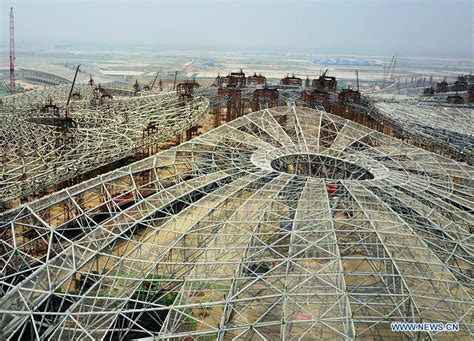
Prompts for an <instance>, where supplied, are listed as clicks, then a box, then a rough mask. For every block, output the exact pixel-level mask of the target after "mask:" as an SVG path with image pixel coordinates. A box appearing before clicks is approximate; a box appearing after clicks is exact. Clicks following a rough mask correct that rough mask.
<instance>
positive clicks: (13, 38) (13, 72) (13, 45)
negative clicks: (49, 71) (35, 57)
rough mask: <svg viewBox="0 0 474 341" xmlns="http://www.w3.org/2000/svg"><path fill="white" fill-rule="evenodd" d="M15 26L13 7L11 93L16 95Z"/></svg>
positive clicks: (11, 22)
mask: <svg viewBox="0 0 474 341" xmlns="http://www.w3.org/2000/svg"><path fill="white" fill-rule="evenodd" d="M15 90H16V89H15V25H14V21H13V7H10V92H11V93H12V94H14V93H15Z"/></svg>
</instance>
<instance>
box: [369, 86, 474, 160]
mask: <svg viewBox="0 0 474 341" xmlns="http://www.w3.org/2000/svg"><path fill="white" fill-rule="evenodd" d="M372 99H373V100H374V103H373V107H374V108H375V109H376V110H377V112H378V113H380V114H381V115H383V116H384V117H385V118H388V119H390V120H391V121H393V122H396V123H397V124H398V125H400V126H402V127H404V130H406V132H410V131H411V132H414V133H415V135H418V138H419V139H423V138H424V139H426V140H427V141H428V140H430V139H431V140H433V141H437V142H438V143H439V144H440V145H445V146H446V148H450V149H452V150H457V151H458V152H460V153H462V154H464V155H465V160H467V161H468V162H469V163H470V164H473V163H474V133H473V132H474V121H473V119H472V118H473V117H474V106H472V105H451V104H448V103H441V102H436V101H431V100H430V98H415V97H409V96H393V95H392V96H388V95H387V96H386V97H385V98H383V97H381V96H379V97H375V96H372Z"/></svg>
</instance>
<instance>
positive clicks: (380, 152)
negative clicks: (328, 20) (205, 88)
mask: <svg viewBox="0 0 474 341" xmlns="http://www.w3.org/2000/svg"><path fill="white" fill-rule="evenodd" d="M473 175H474V168H472V167H470V166H468V165H465V164H461V163H457V162H455V161H452V160H449V159H446V158H443V157H441V156H438V155H436V154H433V153H429V152H427V151H425V150H423V149H420V148H416V147H414V146H411V145H409V144H406V143H404V142H402V141H400V140H397V139H394V138H391V137H388V136H386V135H383V134H382V133H379V132H377V131H373V130H371V129H368V128H366V127H364V126H362V125H358V124H356V123H354V122H351V121H348V120H345V119H342V118H340V117H337V116H333V115H330V114H328V113H325V112H323V111H318V110H313V109H307V108H298V107H280V108H275V109H265V110H262V111H258V112H255V113H251V114H248V115H246V116H244V117H241V118H239V119H237V120H234V121H232V122H230V123H227V124H225V125H223V126H220V127H219V128H217V129H214V130H212V131H210V132H208V133H206V134H204V135H201V136H200V137H197V138H195V139H193V140H191V141H189V142H187V143H184V144H181V145H179V146H178V147H175V148H172V149H170V150H167V151H164V152H161V153H159V154H156V155H155V156H152V157H149V158H147V159H144V160H141V161H139V162H136V163H134V164H132V165H130V166H127V167H123V168H120V169H117V170H115V171H113V172H110V173H107V174H105V175H102V176H99V177H97V178H94V179H92V180H89V181H86V182H83V183H81V184H79V185H76V186H73V187H70V188H68V189H65V190H63V191H60V192H57V193H55V194H53V195H50V196H48V197H45V198H43V199H40V200H38V201H36V202H33V203H30V204H25V205H22V206H21V207H20V208H18V209H17V210H14V211H10V212H8V213H5V214H3V215H2V216H0V221H2V223H1V224H0V226H1V231H2V236H1V243H2V244H1V245H2V246H1V261H0V262H1V263H0V266H1V271H2V272H1V275H2V277H1V280H0V283H1V288H2V290H3V293H2V294H3V295H2V297H1V298H0V313H1V325H0V330H1V331H2V333H3V334H1V335H0V338H5V339H6V338H9V337H10V338H21V337H25V336H30V337H32V338H35V337H36V338H38V339H53V340H54V339H91V340H92V339H94V340H95V339H112V338H118V339H130V338H146V337H149V338H158V339H173V340H178V339H186V338H187V337H189V338H193V339H199V338H200V337H201V338H206V337H207V338H209V339H219V340H224V339H232V338H236V339H246V340H259V339H261V340H264V339H265V340H267V339H273V340H275V339H308V340H333V339H347V340H351V339H354V338H363V339H364V340H365V339H377V340H380V339H397V340H399V339H416V338H420V337H421V338H424V337H427V338H433V339H435V338H443V337H446V334H440V333H438V332H433V331H432V332H426V333H415V332H410V331H406V332H399V333H396V334H395V333H393V332H391V331H390V322H459V323H460V331H459V332H458V333H456V334H449V335H448V336H449V337H450V338H452V337H456V338H459V339H463V338H464V339H470V337H471V335H472V332H473V322H472V312H473V311H472V309H473V300H472V289H473V288H472V283H473V282H472V277H471V276H472V265H473V258H472V251H473V244H472V235H471V231H470V229H472V221H473V206H474V205H473V202H474V191H473Z"/></svg>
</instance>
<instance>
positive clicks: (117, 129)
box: [0, 85, 209, 204]
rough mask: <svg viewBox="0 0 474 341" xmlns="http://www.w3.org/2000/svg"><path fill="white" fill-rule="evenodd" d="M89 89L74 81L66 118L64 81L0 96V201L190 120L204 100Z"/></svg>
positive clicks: (125, 152)
mask: <svg viewBox="0 0 474 341" xmlns="http://www.w3.org/2000/svg"><path fill="white" fill-rule="evenodd" d="M94 89H95V90H94ZM97 89H98V88H97V87H93V86H89V85H78V86H76V88H75V91H74V94H73V100H72V101H71V104H70V106H69V110H70V113H69V116H70V117H71V118H72V120H73V121H68V120H66V119H63V120H61V118H59V116H60V115H61V116H63V118H64V111H65V104H66V99H67V96H68V93H69V90H70V86H58V87H51V88H46V89H45V90H39V91H31V92H28V93H25V94H23V95H16V96H10V97H7V98H5V99H3V104H2V106H1V108H0V109H1V110H0V116H1V120H2V125H1V127H0V145H1V155H2V156H1V165H2V166H1V169H0V173H1V178H0V204H1V203H2V202H8V201H11V200H14V199H17V198H19V197H21V196H25V195H29V194H31V193H34V192H37V191H40V190H44V189H45V188H46V187H47V186H49V185H55V184H58V183H59V182H61V181H64V180H67V179H69V178H72V177H75V176H78V175H80V174H84V173H85V172H88V171H91V170H94V169H97V168H99V167H101V166H104V165H107V164H109V163H111V162H114V161H117V160H120V159H123V158H125V157H127V156H132V155H133V154H134V153H135V152H136V151H138V150H139V149H140V148H143V147H146V146H149V145H154V144H157V143H160V142H163V141H166V140H168V139H171V138H173V137H174V136H176V135H177V134H180V133H183V132H184V131H186V129H189V128H191V127H193V126H195V125H196V124H197V123H198V122H199V121H200V120H201V119H202V118H203V115H204V114H205V112H206V110H207V107H208V105H209V101H208V100H207V99H205V98H203V97H195V98H193V99H191V100H187V101H185V102H184V101H179V100H178V99H177V98H176V96H175V95H174V93H172V92H164V93H159V94H157V93H152V92H144V93H142V94H140V95H139V96H134V95H136V94H134V92H133V91H132V90H128V89H122V88H113V87H110V86H109V87H107V88H103V87H101V88H100V90H97ZM105 93H106V95H105V96H104V97H105V98H106V99H105V100H104V101H101V96H102V95H104V94H105ZM75 96H76V97H75ZM107 96H109V97H107ZM112 97H113V98H112ZM48 106H49V107H48ZM61 124H62V126H60V125H61ZM150 127H151V128H152V133H151V134H145V133H144V131H145V130H146V129H147V128H150Z"/></svg>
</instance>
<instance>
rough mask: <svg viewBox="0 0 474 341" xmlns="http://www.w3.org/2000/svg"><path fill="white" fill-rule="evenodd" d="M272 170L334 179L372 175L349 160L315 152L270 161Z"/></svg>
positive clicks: (359, 178) (360, 177) (362, 178)
mask: <svg viewBox="0 0 474 341" xmlns="http://www.w3.org/2000/svg"><path fill="white" fill-rule="evenodd" d="M271 166H272V168H273V169H274V170H276V171H279V172H284V173H288V174H294V175H299V176H310V177H313V178H320V179H335V180H371V179H373V178H374V175H373V174H372V173H371V172H369V171H368V170H367V169H365V168H362V167H360V166H357V165H356V164H353V163H351V162H347V161H344V160H341V159H336V158H333V157H330V156H323V155H315V154H291V155H285V156H282V157H279V158H278V159H276V160H273V161H272V162H271Z"/></svg>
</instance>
